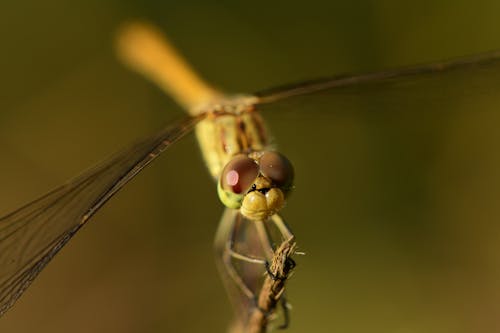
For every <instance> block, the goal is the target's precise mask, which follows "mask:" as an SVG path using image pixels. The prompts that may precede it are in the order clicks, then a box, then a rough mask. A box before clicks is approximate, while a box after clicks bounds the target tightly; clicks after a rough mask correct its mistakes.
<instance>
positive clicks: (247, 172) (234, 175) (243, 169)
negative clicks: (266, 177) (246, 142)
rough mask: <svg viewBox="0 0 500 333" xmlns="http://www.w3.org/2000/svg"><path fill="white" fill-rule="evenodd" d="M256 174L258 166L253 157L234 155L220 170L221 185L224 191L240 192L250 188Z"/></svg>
mask: <svg viewBox="0 0 500 333" xmlns="http://www.w3.org/2000/svg"><path fill="white" fill-rule="evenodd" d="M258 175H259V166H258V165H257V163H256V162H255V161H254V160H253V159H251V158H250V157H248V156H246V155H243V154H240V155H236V156H234V157H233V159H232V160H231V161H229V163H227V164H226V166H225V167H224V169H223V170H222V174H221V186H222V188H223V189H224V190H226V191H231V192H233V193H235V194H241V193H244V192H246V191H248V190H249V189H250V187H251V186H252V184H253V183H254V182H255V179H256V178H257V176H258Z"/></svg>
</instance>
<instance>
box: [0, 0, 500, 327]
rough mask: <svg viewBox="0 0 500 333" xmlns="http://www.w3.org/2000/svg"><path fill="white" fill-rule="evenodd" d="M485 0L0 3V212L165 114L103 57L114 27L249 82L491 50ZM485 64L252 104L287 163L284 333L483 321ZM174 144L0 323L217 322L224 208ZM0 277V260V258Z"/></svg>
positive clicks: (168, 115) (493, 145)
mask: <svg viewBox="0 0 500 333" xmlns="http://www.w3.org/2000/svg"><path fill="white" fill-rule="evenodd" d="M499 12H500V3H499V2H498V1H495V0H491V1H475V2H470V1H461V0H459V1H457V0H453V1H419V2H411V3H408V2H401V1H397V0H394V1H347V0H343V1H307V2H303V1H297V2H294V1H275V2H269V1H251V2H230V1H191V0H188V1H183V2H180V1H176V2H174V1H152V0H150V1H97V0H86V1H83V0H72V1H66V2H63V1H56V0H45V1H23V2H13V1H8V2H4V3H2V5H1V10H0V40H1V52H0V73H1V76H0V77H1V79H0V151H1V152H2V154H1V156H2V158H1V167H0V170H1V172H0V184H1V186H0V212H1V213H2V215H3V214H4V213H5V214H6V213H8V212H9V211H11V210H13V209H15V208H16V207H18V206H19V205H21V204H23V203H25V202H27V201H29V200H32V199H34V198H36V197H37V196H38V195H40V194H42V193H44V192H46V191H48V190H50V189H51V188H53V187H55V186H56V185H58V184H60V183H62V182H64V181H65V180H67V179H69V178H71V177H72V176H74V175H76V174H78V173H79V172H81V171H82V170H83V169H86V168H87V167H89V166H90V165H92V164H94V163H96V162H98V161H99V160H101V159H103V158H105V157H106V156H108V155H109V154H110V153H111V152H113V151H115V150H117V149H120V148H122V147H124V146H126V145H127V144H128V143H130V142H133V141H134V140H135V139H136V138H138V137H141V136H144V135H146V134H148V133H151V132H153V131H154V130H155V129H158V128H160V127H161V126H162V125H163V124H165V123H168V122H169V121H170V120H172V119H175V118H178V117H179V116H180V115H182V112H183V111H182V110H181V109H180V108H179V107H178V106H176V105H175V104H174V102H173V101H171V100H170V99H169V97H168V96H165V95H164V94H163V93H162V92H161V91H160V90H159V89H157V88H156V87H155V86H154V85H153V84H151V83H150V82H148V81H147V80H145V79H143V78H142V77H140V76H139V75H137V74H135V73H131V72H129V71H128V70H127V69H125V68H124V67H123V66H121V64H120V63H119V62H118V61H117V60H116V57H115V55H114V51H113V35H114V33H115V31H116V29H117V28H118V27H119V26H120V24H122V23H123V22H125V21H127V20H133V19H137V18H139V19H143V20H148V21H151V22H153V23H154V24H156V25H158V26H159V27H160V28H161V29H162V30H163V31H165V32H166V33H167V34H168V36H169V37H170V39H171V40H172V41H173V42H174V43H175V44H176V45H177V46H178V47H179V49H180V50H181V51H182V53H183V54H184V55H185V56H186V57H187V58H188V59H189V60H190V61H191V63H193V64H194V66H195V67H196V69H198V70H199V71H200V72H201V73H202V74H203V76H204V77H206V78H208V79H209V80H210V81H211V82H213V83H214V84H215V85H217V86H218V87H221V88H222V89H225V90H226V91H229V92H253V91H257V90H261V89H264V88H269V87H273V86H275V85H280V84H284V83H289V82H294V81H300V80H304V79H310V78H314V77H319V76H327V75H332V74H338V73H344V72H362V71H370V70H379V69H382V68H387V67H395V66H400V65H408V64H414V63H422V62H427V61H432V60H439V59H446V58H450V57H455V56H460V55H466V54H473V53H477V52H482V51H487V50H491V49H496V48H500V20H498V13H499ZM499 108H500V65H496V64H491V65H490V66H485V67H481V68H472V69H469V70H464V71H459V72H454V73H451V74H447V75H438V76H429V77H424V78H419V79H415V80H405V81H403V82H398V83H394V82H389V83H383V84H380V85H368V86H363V87H358V88H349V89H342V90H340V91H338V92H336V93H323V94H319V95H315V96H310V97H304V98H297V99H294V100H289V101H287V102H285V103H280V104H278V105H273V106H267V107H266V108H265V110H264V111H265V117H266V119H267V120H268V121H269V127H270V129H271V130H272V132H273V134H274V136H275V139H276V143H277V144H278V145H279V147H280V148H281V149H280V150H281V151H282V152H284V153H285V154H287V155H288V156H289V157H290V159H291V160H292V161H293V162H294V164H295V168H296V174H297V179H296V189H295V192H294V194H293V196H292V197H291V198H290V201H289V203H288V206H287V207H286V209H285V210H284V216H285V217H286V219H287V220H288V221H289V223H290V225H291V226H292V227H293V229H294V231H295V233H296V235H297V238H298V242H299V245H300V250H301V251H304V252H305V253H306V255H305V256H300V257H297V262H298V266H297V269H296V273H295V274H294V276H293V278H292V279H291V280H290V282H289V286H288V297H289V300H290V302H291V303H292V305H293V312H292V323H291V327H290V329H289V330H288V332H291V333H292V332H318V333H319V332H384V333H387V332H391V333H392V332H394V333H413V332H436V333H437V332H498V331H500V305H499V304H500V282H499V281H500V243H499V241H500V227H499V223H498V220H499V218H500V171H499V170H500V153H499V149H498V148H499V147H498V146H499V144H500V134H499V133H500V132H499V130H498V128H499V127H500V111H499ZM222 210H223V209H222V207H221V204H220V203H219V202H218V199H217V196H216V190H215V186H214V184H213V183H212V180H211V179H210V178H209V176H208V173H207V172H206V170H205V169H204V166H203V164H202V160H201V157H200V154H199V152H198V150H197V147H196V142H195V139H194V137H193V136H190V137H188V138H186V139H185V140H183V141H182V142H180V143H178V144H177V145H176V146H175V147H173V148H172V149H171V150H169V151H168V152H167V153H166V154H165V155H164V156H163V157H162V158H160V159H158V161H157V162H155V163H154V164H153V165H152V166H151V167H149V168H148V169H146V170H144V172H143V173H142V174H140V175H139V176H138V177H137V178H136V179H135V180H133V181H132V182H131V183H130V184H128V185H127V186H126V187H125V189H124V190H123V191H122V192H120V193H119V194H118V195H117V196H116V197H115V198H114V199H113V200H112V201H110V202H109V204H107V205H106V206H105V207H104V208H103V209H102V211H100V212H99V213H98V214H97V215H96V216H95V217H94V219H93V220H92V221H91V222H90V223H89V224H88V225H87V226H86V227H85V228H83V230H81V231H80V232H79V233H78V235H77V236H76V237H75V238H74V239H73V240H72V241H71V242H70V243H69V244H68V245H67V246H66V248H64V249H63V251H61V253H60V254H59V255H58V256H57V257H56V258H55V259H54V260H53V262H52V263H50V264H49V265H48V267H47V268H46V269H45V270H44V271H43V272H42V274H41V275H40V276H39V277H38V278H37V279H36V281H35V282H34V284H33V285H32V286H31V287H30V288H29V290H28V291H27V292H26V294H25V295H24V296H23V297H22V298H21V299H20V300H19V301H18V303H17V304H16V305H15V306H14V308H12V309H11V310H10V311H9V312H8V313H7V314H6V315H5V316H4V317H3V318H1V319H0V331H1V332H16V333H17V332H30V333H31V332H37V333H42V332H51V333H57V332H72V333H77V332H96V333H97V332H105V333H112V332H120V333H123V332H151V333H153V332H223V331H224V330H225V328H226V325H227V323H228V321H229V319H230V316H231V309H230V307H229V303H228V302H227V300H226V298H225V294H224V291H223V287H222V284H221V283H220V282H219V280H218V276H217V272H216V269H215V265H214V261H213V257H212V238H213V234H214V232H215V229H216V226H217V223H218V220H219V218H220V215H221V213H222ZM0 269H1V268H0Z"/></svg>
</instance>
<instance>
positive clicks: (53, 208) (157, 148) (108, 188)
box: [0, 115, 204, 315]
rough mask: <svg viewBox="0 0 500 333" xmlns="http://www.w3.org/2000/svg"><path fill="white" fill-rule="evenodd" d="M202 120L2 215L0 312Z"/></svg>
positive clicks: (147, 142) (189, 120) (173, 129)
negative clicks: (128, 185) (99, 212)
mask: <svg viewBox="0 0 500 333" xmlns="http://www.w3.org/2000/svg"><path fill="white" fill-rule="evenodd" d="M203 118H204V115H199V116H197V117H189V118H186V119H184V120H182V121H180V122H178V123H176V124H174V125H173V126H170V127H167V128H165V129H163V130H161V131H160V132H159V133H156V134H155V135H153V136H151V137H149V138H147V139H145V140H143V141H141V142H138V143H136V144H135V145H133V146H131V147H130V148H128V149H126V150H124V151H122V152H120V153H118V154H116V155H114V156H111V157H110V158H109V159H108V160H106V161H104V162H103V163H101V164H99V165H97V166H96V167H94V168H91V169H89V170H88V171H86V172H84V173H83V174H81V175H80V176H78V177H76V178H75V179H73V180H71V181H69V182H67V183H66V184H64V185H62V186H60V187H58V188H56V189H55V190H53V191H52V192H50V193H48V194H46V195H44V196H43V197H41V198H39V199H37V200H35V201H33V202H31V203H29V204H27V205H25V206H24V207H21V208H20V209H18V210H16V211H14V212H12V213H11V214H8V215H7V216H4V217H2V218H0V315H2V314H4V313H5V312H6V311H7V310H8V309H9V308H10V307H11V306H12V305H13V304H14V302H15V301H16V300H17V299H18V298H19V297H20V296H21V294H22V293H23V292H24V291H25V290H26V288H27V287H28V286H29V285H30V283H31V282H32V281H33V279H34V278H35V277H36V276H37V275H38V273H39V272H40V271H41V270H42V269H43V268H44V267H45V265H47V263H48V262H49V261H50V260H51V259H52V258H53V257H54V255H55V254H56V253H57V252H58V251H59V250H60V249H61V248H62V247H63V246H64V245H65V244H66V243H67V242H68V241H69V240H70V239H71V237H72V236H73V235H74V234H75V233H76V232H77V231H78V230H79V229H80V228H81V227H82V226H83V225H84V224H85V223H86V222H87V221H88V220H89V219H90V217H92V216H93V215H94V213H95V212H96V211H97V210H98V209H99V208H101V207H102V206H103V205H104V204H105V203H106V202H107V201H108V200H109V199H110V198H111V197H112V196H113V195H114V194H115V193H116V192H118V191H119V190H120V189H121V188H122V187H123V186H124V185H125V184H126V183H127V182H128V181H130V180H131V179H132V178H133V177H134V176H135V175H137V173H139V172H140V171H141V170H142V169H143V168H144V167H146V166H147V165H148V164H149V163H151V162H152V161H153V160H154V159H155V158H156V157H157V156H158V155H159V154H160V153H162V152H163V151H164V150H165V149H167V148H168V147H169V146H170V145H171V144H172V143H174V142H175V141H177V140H179V139H180V138H181V137H183V136H184V135H185V134H187V133H189V132H190V131H191V130H192V128H193V127H194V126H195V125H196V123H198V122H199V121H200V120H201V119H203Z"/></svg>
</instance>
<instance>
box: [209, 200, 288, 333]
mask: <svg viewBox="0 0 500 333" xmlns="http://www.w3.org/2000/svg"><path fill="white" fill-rule="evenodd" d="M275 218H276V219H278V220H279V221H280V222H281V223H283V222H282V220H281V218H280V217H278V216H275ZM290 235H291V234H289V233H288V231H287V232H285V233H283V231H282V230H281V229H280V225H277V224H276V222H274V218H270V219H268V220H266V221H259V222H256V221H252V220H249V219H248V218H246V217H244V216H243V215H242V214H241V213H240V211H238V210H235V209H231V208H226V210H225V212H224V215H223V217H222V219H221V222H220V223H219V227H218V230H217V233H216V237H215V244H214V245H215V254H216V262H217V265H218V268H219V273H220V276H221V277H222V280H223V282H224V286H225V288H226V291H227V292H228V294H229V299H230V300H231V302H232V305H233V308H234V309H235V312H236V317H235V318H236V320H235V321H234V323H233V325H234V327H235V330H234V331H235V332H236V331H238V332H239V331H241V329H242V327H246V325H247V324H248V321H249V319H250V317H251V315H252V313H253V312H254V311H256V310H257V307H258V301H259V297H261V296H262V295H261V293H262V292H263V289H262V288H263V283H264V281H265V278H266V277H267V276H268V273H267V269H266V263H271V262H272V261H273V256H274V254H275V252H274V251H275V250H276V249H277V248H278V247H279V246H280V244H282V242H283V240H284V238H288V237H289V236H290ZM283 281H284V280H283ZM266 295H268V294H267V293H266ZM266 297H267V296H266ZM268 297H270V296H268ZM261 311H269V313H268V315H271V314H272V312H275V307H274V306H273V307H272V308H271V309H269V308H267V309H266V308H261ZM236 327H239V329H240V330H236ZM252 332H253V331H252Z"/></svg>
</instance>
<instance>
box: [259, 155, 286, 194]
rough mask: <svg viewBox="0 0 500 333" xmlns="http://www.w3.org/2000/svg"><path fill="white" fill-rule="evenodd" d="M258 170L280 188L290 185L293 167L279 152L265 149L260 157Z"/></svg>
mask: <svg viewBox="0 0 500 333" xmlns="http://www.w3.org/2000/svg"><path fill="white" fill-rule="evenodd" d="M259 164H260V172H262V174H263V175H264V176H266V177H268V178H269V179H271V180H272V182H273V183H274V184H276V185H277V186H278V187H281V188H287V187H291V186H292V182H293V167H292V164H291V163H290V161H289V160H288V159H287V158H286V157H285V156H283V155H281V154H280V153H277V152H274V151H266V152H265V153H264V154H263V155H262V156H261V158H260V162H259Z"/></svg>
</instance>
